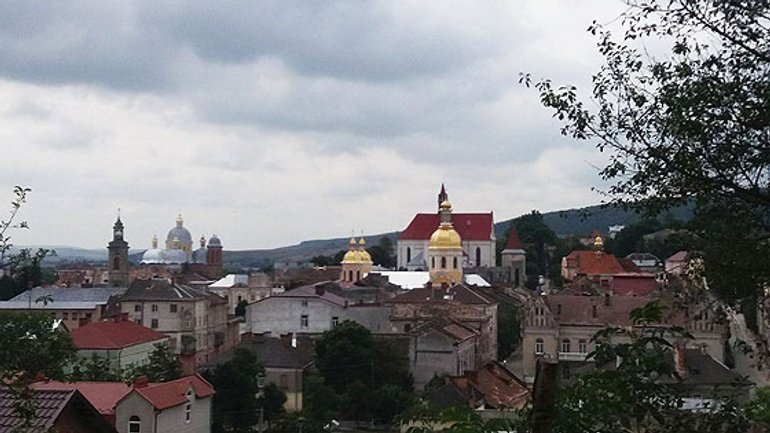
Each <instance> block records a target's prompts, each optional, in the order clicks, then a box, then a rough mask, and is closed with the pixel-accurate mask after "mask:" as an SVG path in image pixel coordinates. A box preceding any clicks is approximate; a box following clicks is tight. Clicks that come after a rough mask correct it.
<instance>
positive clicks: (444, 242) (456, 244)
mask: <svg viewBox="0 0 770 433" xmlns="http://www.w3.org/2000/svg"><path fill="white" fill-rule="evenodd" d="M439 208H440V209H441V211H440V212H441V216H442V220H441V224H440V225H439V226H438V228H437V229H436V231H434V232H433V234H432V235H431V236H430V242H429V243H428V249H443V250H460V249H462V238H460V234H459V233H457V231H455V229H454V228H453V227H452V220H451V212H452V204H451V203H449V201H447V200H444V201H443V202H441V205H440V206H439Z"/></svg>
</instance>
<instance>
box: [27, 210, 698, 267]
mask: <svg viewBox="0 0 770 433" xmlns="http://www.w3.org/2000/svg"><path fill="white" fill-rule="evenodd" d="M692 213H693V209H692V206H681V207H678V208H675V209H673V210H671V211H670V212H669V216H666V215H664V216H662V217H661V218H662V219H666V218H673V219H677V220H683V221H684V220H689V219H690V218H692ZM513 220H514V218H511V219H509V220H505V221H500V222H498V223H495V235H496V236H497V237H498V238H500V237H502V236H504V234H505V232H506V231H507V230H508V228H509V227H510V226H511V224H512V222H513ZM543 220H544V221H545V223H546V224H548V226H549V227H551V230H553V231H554V232H555V233H556V234H557V235H559V236H568V235H588V234H591V232H593V231H594V230H599V231H602V232H606V231H607V228H608V227H609V226H612V225H629V224H633V223H634V222H637V221H639V215H637V214H636V213H634V212H631V211H626V210H623V209H620V208H602V207H601V206H589V207H586V208H579V209H567V210H562V211H553V212H545V213H543ZM398 235H399V232H389V233H382V234H377V235H371V236H366V237H365V239H366V242H367V243H368V244H369V245H374V244H377V243H378V242H379V239H380V238H381V237H383V236H387V237H389V238H390V239H391V240H392V241H393V244H394V246H395V243H396V240H397V239H398ZM348 240H349V238H347V237H340V238H334V239H317V240H310V241H303V242H300V243H299V244H297V245H290V246H285V247H279V248H273V249H261V250H240V251H224V256H223V260H224V262H225V266H227V267H261V266H265V265H266V264H268V263H280V262H284V263H293V262H304V261H308V260H310V259H311V258H312V257H313V256H316V255H319V254H322V255H328V256H332V255H334V254H336V253H337V252H338V251H340V250H344V249H346V248H347V245H348ZM25 248H38V246H32V247H25ZM43 248H49V249H54V250H56V253H57V255H56V256H55V257H50V258H47V259H46V263H47V264H49V265H58V264H61V263H68V262H69V263H71V262H86V263H94V264H100V263H106V261H107V249H106V248H102V249H85V248H73V247H67V246H53V247H51V246H44V247H43ZM143 252H144V250H131V252H130V259H131V261H132V262H134V263H138V262H139V261H140V260H141V257H142V256H141V255H142V253H143Z"/></svg>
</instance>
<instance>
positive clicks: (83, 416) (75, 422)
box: [0, 388, 115, 433]
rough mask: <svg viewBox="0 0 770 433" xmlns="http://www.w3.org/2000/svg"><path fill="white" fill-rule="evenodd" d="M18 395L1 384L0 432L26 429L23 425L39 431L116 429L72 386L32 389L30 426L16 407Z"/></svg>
mask: <svg viewBox="0 0 770 433" xmlns="http://www.w3.org/2000/svg"><path fill="white" fill-rule="evenodd" d="M17 398H18V397H17V396H16V395H15V394H14V393H12V392H11V391H9V390H8V389H1V388H0V433H17V432H18V431H26V430H23V429H24V428H25V427H29V428H30V429H31V431H40V432H56V433H70V432H73V431H75V432H78V433H115V429H114V428H113V427H112V426H111V425H110V423H109V422H107V421H106V420H105V419H104V418H103V417H102V416H101V415H100V414H99V412H98V411H97V410H96V408H94V406H93V405H92V404H91V403H90V402H89V401H88V400H86V398H85V397H83V395H82V394H81V393H80V392H78V391H77V390H75V389H69V390H35V389H33V390H32V392H31V403H32V406H33V407H34V408H35V416H34V419H33V420H32V425H30V426H27V425H25V421H26V420H25V419H24V418H23V417H21V416H19V415H18V413H17V411H16V408H15V405H16V403H17V402H18V401H17ZM20 429H21V430H20Z"/></svg>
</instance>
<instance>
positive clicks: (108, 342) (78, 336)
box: [70, 320, 168, 349]
mask: <svg viewBox="0 0 770 433" xmlns="http://www.w3.org/2000/svg"><path fill="white" fill-rule="evenodd" d="M70 334H71V335H72V341H73V342H74V343H75V347H77V348H78V349H122V348H124V347H129V346H134V345H137V344H141V343H147V342H151V341H158V340H163V339H165V338H168V337H167V336H166V335H165V334H161V333H160V332H157V331H154V330H152V329H150V328H147V327H146V326H142V325H140V324H138V323H135V322H130V321H128V320H118V321H108V322H90V323H87V324H85V325H83V326H80V327H79V328H76V329H73V330H72V332H71V333H70Z"/></svg>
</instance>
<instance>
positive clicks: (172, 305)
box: [168, 304, 176, 313]
mask: <svg viewBox="0 0 770 433" xmlns="http://www.w3.org/2000/svg"><path fill="white" fill-rule="evenodd" d="M168 311H169V312H170V313H176V304H171V305H169V306H168Z"/></svg>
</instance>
